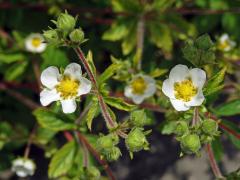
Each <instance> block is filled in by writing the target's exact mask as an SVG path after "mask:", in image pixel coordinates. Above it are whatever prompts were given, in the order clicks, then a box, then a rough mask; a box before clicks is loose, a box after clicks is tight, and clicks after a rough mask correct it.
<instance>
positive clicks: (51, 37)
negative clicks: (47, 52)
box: [43, 29, 58, 42]
mask: <svg viewBox="0 0 240 180" xmlns="http://www.w3.org/2000/svg"><path fill="white" fill-rule="evenodd" d="M43 36H44V38H45V39H46V41H48V42H56V41H57V40H58V33H57V31H56V30H54V29H50V30H47V31H44V32H43Z"/></svg>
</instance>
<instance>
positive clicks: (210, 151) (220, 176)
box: [206, 144, 223, 178]
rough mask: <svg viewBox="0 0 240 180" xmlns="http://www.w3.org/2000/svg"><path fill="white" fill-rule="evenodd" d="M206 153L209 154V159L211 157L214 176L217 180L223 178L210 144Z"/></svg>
mask: <svg viewBox="0 0 240 180" xmlns="http://www.w3.org/2000/svg"><path fill="white" fill-rule="evenodd" d="M206 151H207V153H208V157H209V161H210V165H211V168H212V171H213V173H214V175H215V176H216V178H223V175H222V173H221V171H220V169H219V167H218V165H217V162H216V160H215V157H214V154H213V151H212V147H211V145H210V144H207V145H206Z"/></svg>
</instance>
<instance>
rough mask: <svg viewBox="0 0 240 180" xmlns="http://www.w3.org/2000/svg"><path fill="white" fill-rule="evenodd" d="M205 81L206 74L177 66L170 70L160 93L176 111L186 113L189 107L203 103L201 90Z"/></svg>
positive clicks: (196, 69)
mask: <svg viewBox="0 0 240 180" xmlns="http://www.w3.org/2000/svg"><path fill="white" fill-rule="evenodd" d="M205 81H206V73H205V71H203V70H202V69H199V68H193V69H188V67H187V66H185V65H182V64H179V65H176V66H175V67H174V68H172V70H171V71H170V74H169V78H168V79H166V80H165V81H164V82H163V86H162V91H163V93H164V94H165V95H166V96H168V97H169V98H170V101H171V103H172V105H173V107H174V108H175V109H176V110H177V111H187V110H189V109H190V107H191V106H200V105H201V104H202V103H203V101H204V99H205V98H204V95H203V92H202V88H203V85H204V83H205Z"/></svg>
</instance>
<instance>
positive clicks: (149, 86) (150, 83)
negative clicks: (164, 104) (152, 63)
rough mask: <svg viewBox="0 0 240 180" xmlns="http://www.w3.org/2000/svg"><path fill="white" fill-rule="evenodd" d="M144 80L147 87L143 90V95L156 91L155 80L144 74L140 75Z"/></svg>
mask: <svg viewBox="0 0 240 180" xmlns="http://www.w3.org/2000/svg"><path fill="white" fill-rule="evenodd" d="M142 77H143V79H144V81H145V82H146V83H147V89H146V90H145V92H144V97H150V96H152V95H153V94H154V93H155V92H156V81H155V80H154V79H153V78H152V77H150V76H146V75H142Z"/></svg>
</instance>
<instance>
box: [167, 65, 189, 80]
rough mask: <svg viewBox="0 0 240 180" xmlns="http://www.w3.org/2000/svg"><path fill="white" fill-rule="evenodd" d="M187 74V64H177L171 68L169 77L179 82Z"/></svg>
mask: <svg viewBox="0 0 240 180" xmlns="http://www.w3.org/2000/svg"><path fill="white" fill-rule="evenodd" d="M188 76H189V69H188V67H187V66H185V65H182V64H178V65H176V66H175V67H174V68H172V69H171V71H170V74H169V79H170V81H172V82H180V81H183V80H185V79H186V78H187V77H188Z"/></svg>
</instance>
